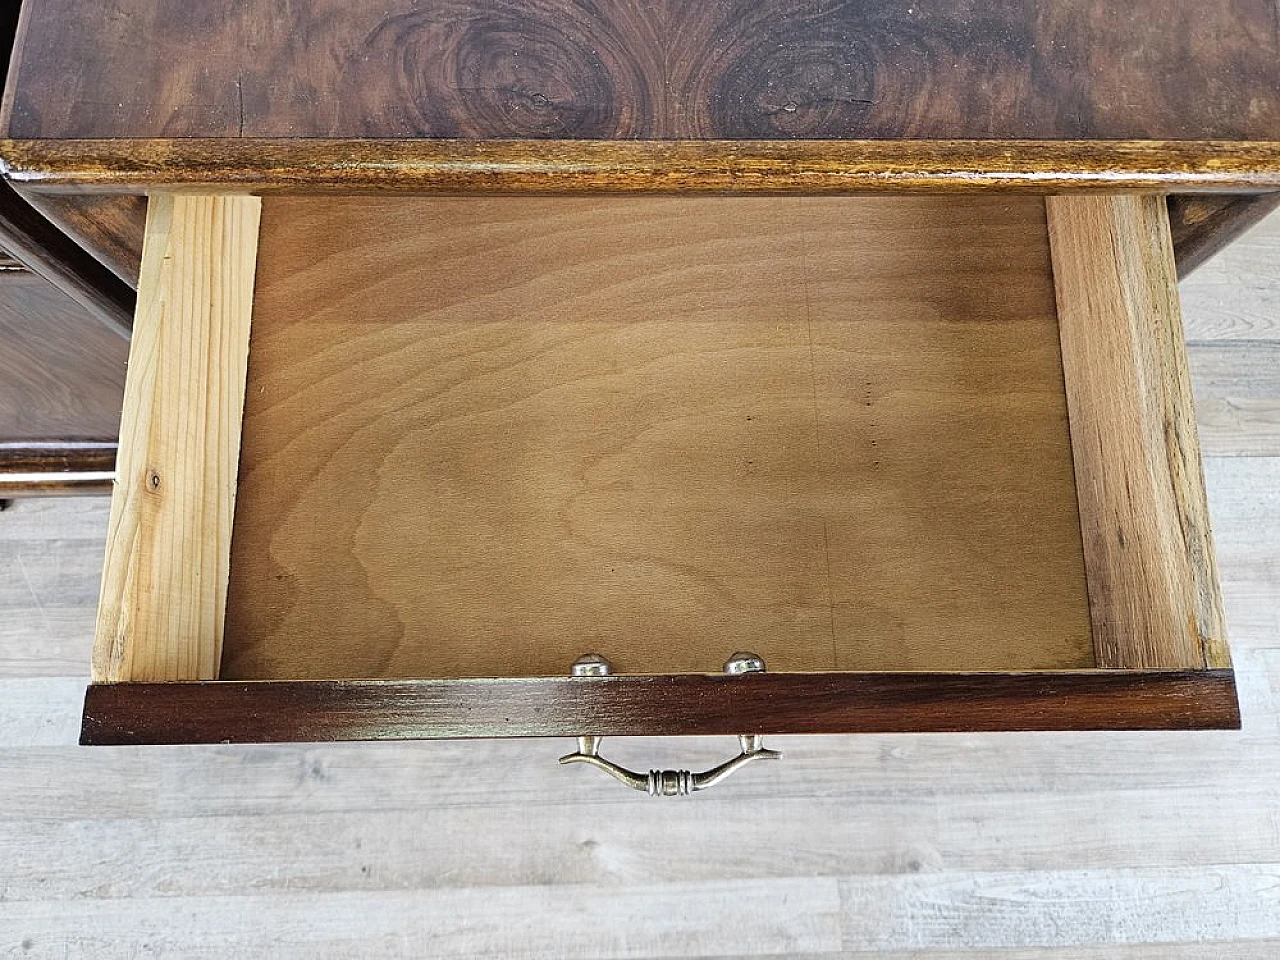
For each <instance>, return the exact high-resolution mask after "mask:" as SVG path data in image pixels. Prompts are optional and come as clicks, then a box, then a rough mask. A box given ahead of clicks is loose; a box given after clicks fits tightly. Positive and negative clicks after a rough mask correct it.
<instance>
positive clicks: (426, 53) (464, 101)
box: [0, 0, 1280, 140]
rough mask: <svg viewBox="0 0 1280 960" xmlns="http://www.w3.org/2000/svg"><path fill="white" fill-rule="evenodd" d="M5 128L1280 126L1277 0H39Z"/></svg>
mask: <svg viewBox="0 0 1280 960" xmlns="http://www.w3.org/2000/svg"><path fill="white" fill-rule="evenodd" d="M24 7H25V9H24V21H25V22H24V36H23V39H22V41H21V46H20V50H19V60H18V63H17V64H16V68H15V70H14V72H13V77H14V82H13V83H12V84H11V89H10V90H9V91H8V96H7V102H8V104H9V112H8V121H7V123H3V124H0V127H3V128H6V129H7V130H8V136H9V137H12V138H59V139H63V138H86V137H197V136H206V137H299V136H305V137H316V136H328V137H388V138H402V137H430V138H451V137H462V138H475V139H489V138H492V139H503V138H513V137H514V138H526V137H532V138H570V139H618V138H621V139H626V138H642V139H717V138H726V139H775V138H781V139H791V138H835V139H859V138H886V139H896V138H939V139H963V138H977V139H985V138H996V139H1006V138H1020V137H1021V138H1031V139H1081V140H1087V139H1094V138H1097V139H1172V140H1177V139H1191V140H1197V139H1223V140H1280V31H1277V28H1276V16H1277V15H1276V9H1275V4H1274V2H1271V0H1233V2H1230V3H1205V4H1197V3H1187V2H1182V3H1174V4H1170V3H1167V2H1164V0H1131V2H1129V3H1125V4H1119V5H1118V4H1115V3H1113V2H1109V0H1054V2H1050V3H1043V4H1039V5H1037V6H1035V7H1028V6H1027V5H1026V4H1025V3H1022V2H1018V0H993V2H988V3H983V4H975V3H972V2H969V0H920V2H912V3H866V2H805V3H797V2H793V0H699V2H697V3H690V2H685V0H593V2H586V0H576V2H570V0H392V2H389V3H379V4H360V3H348V2H344V0H312V2H309V3H306V4H284V5H282V4H279V3H276V2H274V0H249V2H242V3H237V4H231V5H219V4H192V3H177V2H172V3H156V2H154V0H103V2H97V3H83V2H81V0H27V2H26V3H25V4H24Z"/></svg>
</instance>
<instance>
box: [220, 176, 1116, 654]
mask: <svg viewBox="0 0 1280 960" xmlns="http://www.w3.org/2000/svg"><path fill="white" fill-rule="evenodd" d="M250 338H251V339H250V348H249V363H248V386H247V390H246V400H245V412H244V425H243V434H242V440H241V454H240V476H239V489H238V493H237V498H236V513H235V526H234V532H233V536H232V540H231V572H230V582H229V588H228V594H227V613H226V639H225V642H224V645H223V654H222V663H221V673H220V676H221V677H222V678H223V679H268V678H345V677H376V678H393V677H395V678H400V677H484V676H548V675H549V676H555V675H563V674H565V673H566V672H567V671H568V669H569V666H570V664H572V662H573V661H574V660H575V659H576V658H577V657H578V656H580V655H582V654H584V653H587V652H596V653H600V654H603V655H605V656H606V657H607V658H608V659H609V660H610V661H611V662H612V663H613V665H614V668H615V670H617V671H619V672H623V673H682V672H714V671H716V670H718V669H719V667H720V665H721V664H722V663H723V662H724V660H725V659H726V658H727V657H728V656H729V655H730V654H731V653H733V652H734V651H735V650H738V649H748V650H752V651H754V652H756V653H758V654H760V655H761V656H763V657H764V659H765V660H766V662H767V663H768V665H769V668H770V669H771V670H781V671H829V670H1017V669H1048V668H1077V667H1089V666H1093V665H1094V653H1093V642H1092V637H1091V633H1090V622H1089V610H1088V597H1087V591H1086V583H1085V571H1084V562H1083V558H1082V548H1081V532H1080V521H1079V511H1078V507H1077V497H1076V491H1075V484H1074V475H1073V470H1072V453H1071V443H1070V437H1069V432H1068V425H1067V408H1066V400H1065V395H1064V386H1063V368H1062V359H1061V354H1060V349H1059V337H1058V326H1057V319H1056V308H1055V303H1054V287H1053V278H1052V269H1051V265H1050V256H1049V247H1048V236H1047V233H1046V224H1045V205H1044V201H1043V199H1042V198H1038V197H1033V198H1008V197H990V198H978V199H956V198H942V197H920V198H870V197H837V198H820V197H750V198H716V197H700V198H653V197H647V198H603V199H602V198H530V199H513V198H497V199H435V198H403V197H398V198H383V199H378V198H324V197H298V198H268V199H267V200H266V201H265V202H264V204H263V210H262V222H261V234H260V240H259V248H258V271H257V281H256V289H255V294H254V308H253V325H252V328H251V333H250Z"/></svg>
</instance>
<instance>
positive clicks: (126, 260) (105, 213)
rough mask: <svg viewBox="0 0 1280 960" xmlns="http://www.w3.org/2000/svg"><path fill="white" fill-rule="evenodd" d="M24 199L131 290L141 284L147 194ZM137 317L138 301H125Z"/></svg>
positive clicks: (25, 195)
mask: <svg viewBox="0 0 1280 960" xmlns="http://www.w3.org/2000/svg"><path fill="white" fill-rule="evenodd" d="M22 196H23V198H24V199H25V200H26V201H27V202H28V203H30V204H31V206H33V207H35V209H36V210H37V211H39V212H40V214H41V215H43V216H44V218H45V219H46V220H48V221H49V222H50V223H52V224H53V225H54V226H56V227H57V228H58V229H59V230H61V231H62V232H63V233H64V234H66V235H67V236H68V237H70V238H71V239H73V240H74V241H75V242H76V243H78V244H80V246H82V247H83V248H84V249H85V250H88V251H89V252H90V253H91V254H93V256H94V257H96V258H97V259H98V260H99V262H101V263H102V265H103V266H105V267H106V268H107V269H108V270H110V271H111V272H112V273H114V274H115V275H116V276H117V277H118V278H119V279H120V280H122V281H124V283H125V284H126V285H127V286H128V287H129V288H130V289H136V288H137V286H138V265H139V264H140V263H141V262H142V238H143V234H144V233H145V230H146V223H147V198H146V197H145V196H141V195H137V196H127V197H120V196H112V195H108V194H103V195H95V194H77V195H75V196H69V195H65V194H56V193H36V192H32V191H26V192H25V193H23V194H22ZM121 302H123V303H125V304H126V305H127V306H128V307H129V316H130V318H132V316H133V307H134V305H135V301H134V300H122V301H121Z"/></svg>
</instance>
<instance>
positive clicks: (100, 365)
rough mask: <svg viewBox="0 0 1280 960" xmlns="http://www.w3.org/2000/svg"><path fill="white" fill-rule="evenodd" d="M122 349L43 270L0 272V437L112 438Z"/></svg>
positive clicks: (19, 440)
mask: <svg viewBox="0 0 1280 960" xmlns="http://www.w3.org/2000/svg"><path fill="white" fill-rule="evenodd" d="M128 349H129V345H128V343H127V341H125V340H124V339H123V338H121V337H120V335H119V334H118V333H117V332H116V331H114V330H112V329H111V328H109V327H108V326H107V325H106V324H104V323H102V322H101V320H100V319H99V318H98V317H96V316H94V315H93V314H91V313H90V312H89V311H87V310H85V309H84V308H83V307H81V306H80V305H79V304H77V303H76V302H74V301H73V300H72V299H71V298H70V297H67V296H66V295H65V294H63V293H61V292H60V291H58V290H56V289H55V288H54V287H53V286H51V285H50V284H49V283H48V282H46V281H45V280H44V279H42V278H41V277H39V276H36V275H35V274H31V273H11V272H6V273H4V274H0V442H3V443H16V444H18V445H26V444H28V443H30V442H31V441H46V440H59V441H83V440H97V439H114V437H115V436H116V432H117V430H118V429H119V427H120V402H121V397H122V395H123V392H124V374H125V360H126V359H127V356H128ZM27 466H30V464H27ZM0 469H3V468H0ZM23 469H25V467H24V468H23Z"/></svg>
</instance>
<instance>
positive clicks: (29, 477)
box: [0, 440, 116, 497]
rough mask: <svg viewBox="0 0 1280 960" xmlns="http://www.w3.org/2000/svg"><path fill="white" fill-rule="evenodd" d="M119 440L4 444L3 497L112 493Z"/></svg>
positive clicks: (0, 452)
mask: <svg viewBox="0 0 1280 960" xmlns="http://www.w3.org/2000/svg"><path fill="white" fill-rule="evenodd" d="M115 468H116V441H115V440H43V441H29V440H28V441H0V496H4V497H23V496H83V495H85V494H105V493H110V492H111V483H112V480H114V479H115Z"/></svg>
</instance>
